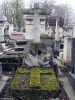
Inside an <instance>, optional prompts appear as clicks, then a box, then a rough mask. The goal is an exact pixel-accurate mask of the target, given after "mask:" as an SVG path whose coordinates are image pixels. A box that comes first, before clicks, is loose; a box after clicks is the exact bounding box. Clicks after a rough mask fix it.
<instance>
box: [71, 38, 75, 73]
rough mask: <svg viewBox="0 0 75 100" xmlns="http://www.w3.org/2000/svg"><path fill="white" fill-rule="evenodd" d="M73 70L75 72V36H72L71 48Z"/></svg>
mask: <svg viewBox="0 0 75 100" xmlns="http://www.w3.org/2000/svg"><path fill="white" fill-rule="evenodd" d="M71 71H72V73H74V72H75V38H72V48H71Z"/></svg>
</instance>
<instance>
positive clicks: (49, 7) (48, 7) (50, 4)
mask: <svg viewBox="0 0 75 100" xmlns="http://www.w3.org/2000/svg"><path fill="white" fill-rule="evenodd" d="M54 6H55V1H54V0H49V1H47V0H45V1H44V2H42V4H41V8H42V10H43V11H44V12H45V13H46V14H49V15H51V14H52V12H53V9H54Z"/></svg>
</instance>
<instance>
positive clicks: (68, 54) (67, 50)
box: [63, 37, 72, 62]
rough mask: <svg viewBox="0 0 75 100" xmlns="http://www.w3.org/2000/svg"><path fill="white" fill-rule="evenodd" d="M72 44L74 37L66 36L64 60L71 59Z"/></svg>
mask: <svg viewBox="0 0 75 100" xmlns="http://www.w3.org/2000/svg"><path fill="white" fill-rule="evenodd" d="M71 44H72V38H71V37H65V38H64V50H63V54H64V57H63V58H64V60H65V61H68V62H69V61H71Z"/></svg>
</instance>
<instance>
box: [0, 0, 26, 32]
mask: <svg viewBox="0 0 75 100" xmlns="http://www.w3.org/2000/svg"><path fill="white" fill-rule="evenodd" d="M1 8H2V11H3V14H4V15H5V16H6V17H7V20H8V22H10V23H12V18H13V23H14V25H15V26H16V27H18V30H19V31H20V30H21V27H22V25H23V22H24V21H23V14H22V11H23V9H24V5H23V0H13V1H12V0H11V1H5V2H3V4H2V6H1Z"/></svg>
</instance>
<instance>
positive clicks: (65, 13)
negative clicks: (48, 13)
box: [55, 4, 73, 27]
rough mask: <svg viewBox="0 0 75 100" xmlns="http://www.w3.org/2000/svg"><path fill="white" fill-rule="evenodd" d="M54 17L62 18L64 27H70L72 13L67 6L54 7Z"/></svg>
mask: <svg viewBox="0 0 75 100" xmlns="http://www.w3.org/2000/svg"><path fill="white" fill-rule="evenodd" d="M55 15H56V16H57V17H62V18H64V26H65V27H68V26H71V25H72V15H73V11H72V9H71V7H69V6H68V5H66V4H65V5H64V4H62V5H56V6H55Z"/></svg>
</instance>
